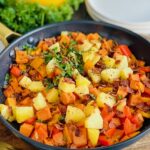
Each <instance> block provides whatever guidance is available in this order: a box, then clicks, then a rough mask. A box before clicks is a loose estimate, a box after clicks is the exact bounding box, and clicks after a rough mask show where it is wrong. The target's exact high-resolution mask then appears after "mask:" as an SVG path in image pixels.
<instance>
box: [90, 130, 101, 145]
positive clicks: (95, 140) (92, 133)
mask: <svg viewBox="0 0 150 150" xmlns="http://www.w3.org/2000/svg"><path fill="white" fill-rule="evenodd" d="M87 131H88V138H89V140H90V142H91V144H92V146H94V147H95V146H96V145H97V143H98V138H99V133H100V131H99V130H98V129H87Z"/></svg>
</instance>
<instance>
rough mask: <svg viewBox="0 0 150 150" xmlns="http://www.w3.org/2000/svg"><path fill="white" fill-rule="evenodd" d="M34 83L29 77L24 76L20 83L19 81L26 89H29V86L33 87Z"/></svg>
mask: <svg viewBox="0 0 150 150" xmlns="http://www.w3.org/2000/svg"><path fill="white" fill-rule="evenodd" d="M31 83H32V81H31V79H30V78H29V77H27V76H24V77H23V78H22V79H21V80H20V81H19V85H21V86H22V87H24V88H27V89H28V88H29V86H30V85H31Z"/></svg>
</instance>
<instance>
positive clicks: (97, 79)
mask: <svg viewBox="0 0 150 150" xmlns="http://www.w3.org/2000/svg"><path fill="white" fill-rule="evenodd" d="M88 75H89V77H90V78H91V79H92V81H93V82H94V83H99V82H100V81H101V75H100V73H99V74H98V73H94V72H93V71H92V70H88Z"/></svg>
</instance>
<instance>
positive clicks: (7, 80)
mask: <svg viewBox="0 0 150 150" xmlns="http://www.w3.org/2000/svg"><path fill="white" fill-rule="evenodd" d="M9 80H10V75H9V74H8V73H6V75H5V83H6V84H7V83H8V82H9Z"/></svg>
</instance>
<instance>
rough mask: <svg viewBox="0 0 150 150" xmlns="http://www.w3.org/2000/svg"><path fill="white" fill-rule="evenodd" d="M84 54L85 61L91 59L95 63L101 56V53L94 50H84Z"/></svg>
mask: <svg viewBox="0 0 150 150" xmlns="http://www.w3.org/2000/svg"><path fill="white" fill-rule="evenodd" d="M82 56H83V61H84V62H86V61H88V60H90V61H92V62H93V65H95V64H96V63H97V62H98V61H99V60H100V58H101V56H100V55H99V54H97V53H96V52H94V51H87V52H84V53H83V54H82Z"/></svg>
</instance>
